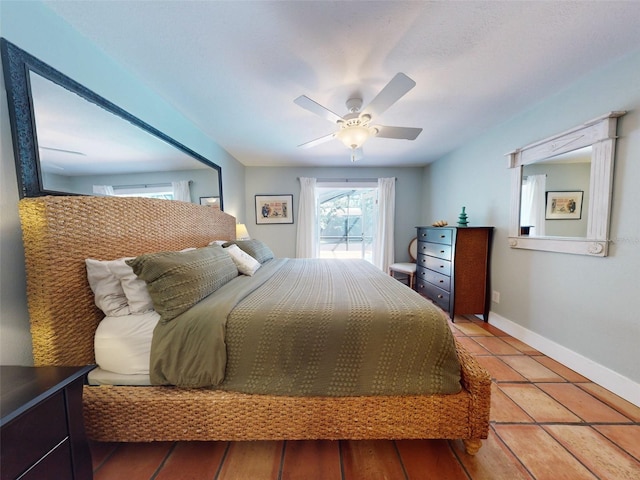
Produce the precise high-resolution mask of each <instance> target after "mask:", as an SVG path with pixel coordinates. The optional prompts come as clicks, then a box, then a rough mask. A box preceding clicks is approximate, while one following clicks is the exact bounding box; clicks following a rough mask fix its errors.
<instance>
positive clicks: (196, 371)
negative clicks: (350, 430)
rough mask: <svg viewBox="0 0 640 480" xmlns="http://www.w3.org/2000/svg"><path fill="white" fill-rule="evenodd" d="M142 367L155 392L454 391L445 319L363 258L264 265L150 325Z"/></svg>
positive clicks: (456, 377)
mask: <svg viewBox="0 0 640 480" xmlns="http://www.w3.org/2000/svg"><path fill="white" fill-rule="evenodd" d="M150 370H151V381H152V383H153V384H156V385H177V386H181V387H209V388H216V389H222V390H230V391H236V392H244V393H254V394H271V395H292V396H361V395H410V394H433V393H445V394H447V393H456V392H459V391H460V388H461V387H460V365H459V363H458V359H457V356H456V350H455V345H454V341H453V336H452V334H451V330H450V329H449V326H448V324H447V320H446V318H445V317H444V316H443V315H442V313H441V312H440V311H439V310H437V309H436V307H434V306H433V305H432V304H431V303H430V302H429V301H428V300H426V299H425V298H423V297H422V296H420V295H419V294H418V293H416V292H414V291H413V290H410V289H409V288H407V287H406V286H405V285H403V284H401V283H400V282H398V281H397V280H394V279H393V278H392V277H390V276H389V275H386V274H384V273H382V272H380V270H378V269H377V268H375V267H374V266H372V265H371V264H369V263H368V262H366V261H364V260H326V259H274V260H271V261H268V262H266V263H265V264H263V266H262V267H261V268H259V269H258V270H257V272H256V273H255V275H254V276H252V277H248V276H244V275H241V276H239V277H237V278H235V279H234V280H232V281H231V282H229V283H227V284H226V285H224V286H223V287H222V288H220V289H219V290H217V291H216V292H214V293H213V294H211V295H209V296H208V297H206V298H205V299H204V300H202V301H200V302H199V303H197V304H196V305H194V306H193V307H192V308H191V309H189V310H188V311H186V312H184V313H183V314H181V315H179V316H178V317H176V318H175V319H173V320H171V321H170V322H166V323H160V324H158V326H157V327H156V330H155V332H154V337H153V342H152V347H151V368H150Z"/></svg>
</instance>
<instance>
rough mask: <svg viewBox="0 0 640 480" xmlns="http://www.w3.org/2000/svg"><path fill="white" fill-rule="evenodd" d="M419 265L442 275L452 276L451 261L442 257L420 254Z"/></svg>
mask: <svg viewBox="0 0 640 480" xmlns="http://www.w3.org/2000/svg"><path fill="white" fill-rule="evenodd" d="M417 265H418V267H424V268H428V269H429V270H433V271H434V272H438V273H441V274H442V275H447V276H451V262H450V261H448V260H443V259H441V258H436V257H430V256H428V255H418V260H417Z"/></svg>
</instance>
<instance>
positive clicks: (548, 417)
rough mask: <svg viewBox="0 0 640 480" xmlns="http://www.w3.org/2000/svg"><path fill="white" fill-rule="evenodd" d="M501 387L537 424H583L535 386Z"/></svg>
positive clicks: (504, 385) (512, 385) (503, 385)
mask: <svg viewBox="0 0 640 480" xmlns="http://www.w3.org/2000/svg"><path fill="white" fill-rule="evenodd" d="M499 387H500V389H501V390H502V391H503V392H504V393H505V394H506V395H507V396H508V397H509V398H510V399H511V400H513V401H514V402H515V403H516V404H517V405H518V406H519V407H520V408H522V409H523V410H524V411H525V412H527V414H529V415H530V416H531V417H533V419H534V420H535V421H536V422H543V423H544V422H567V423H581V422H582V420H580V418H579V417H577V416H576V415H574V414H573V413H572V412H571V411H569V410H568V409H566V408H565V407H564V406H562V405H561V404H560V403H558V402H557V401H556V400H554V399H553V398H551V397H550V396H549V395H547V394H546V393H544V392H543V391H542V390H540V389H539V388H538V387H536V386H535V385H531V384H500V385H499Z"/></svg>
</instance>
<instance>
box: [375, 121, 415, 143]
mask: <svg viewBox="0 0 640 480" xmlns="http://www.w3.org/2000/svg"><path fill="white" fill-rule="evenodd" d="M375 128H376V129H377V130H378V133H377V134H376V137H381V138H397V139H400V140H415V139H416V138H417V136H418V135H420V132H422V129H421V128H411V127H385V126H384V125H376V126H375Z"/></svg>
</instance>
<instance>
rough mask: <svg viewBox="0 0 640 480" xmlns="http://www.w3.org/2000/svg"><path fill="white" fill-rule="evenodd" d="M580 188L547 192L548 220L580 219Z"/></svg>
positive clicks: (546, 216)
mask: <svg viewBox="0 0 640 480" xmlns="http://www.w3.org/2000/svg"><path fill="white" fill-rule="evenodd" d="M583 193H584V192H582V191H580V190H576V191H569V192H547V210H546V215H545V219H547V220H580V218H581V216H582V195H583Z"/></svg>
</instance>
